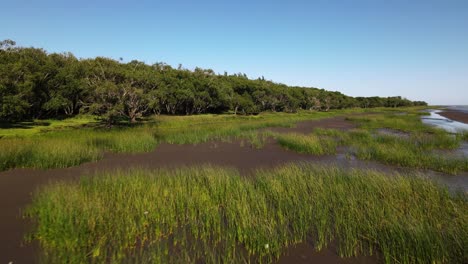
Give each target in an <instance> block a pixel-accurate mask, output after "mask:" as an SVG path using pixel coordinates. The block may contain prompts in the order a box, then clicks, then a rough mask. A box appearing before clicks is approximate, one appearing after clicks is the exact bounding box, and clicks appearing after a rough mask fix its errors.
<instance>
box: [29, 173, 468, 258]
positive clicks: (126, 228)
mask: <svg viewBox="0 0 468 264" xmlns="http://www.w3.org/2000/svg"><path fill="white" fill-rule="evenodd" d="M28 215H29V216H30V217H32V218H33V219H35V221H36V223H37V229H36V231H35V232H34V233H33V234H32V235H31V238H32V239H35V240H38V241H39V242H40V244H41V246H42V248H43V249H44V252H45V253H44V254H45V259H44V260H45V262H47V263H85V262H86V263H103V262H110V263H128V262H137V263H195V262H203V263H237V262H242V261H254V262H272V261H274V260H276V259H278V257H279V256H280V255H281V253H282V252H283V251H284V250H285V248H286V247H288V246H291V245H294V244H297V243H301V242H304V241H309V242H312V243H313V245H314V246H315V248H316V249H317V250H321V249H323V248H325V247H327V245H329V243H330V242H331V241H335V242H336V243H337V245H338V254H339V255H340V256H356V255H373V254H376V253H378V254H379V255H380V256H381V258H382V259H383V260H384V261H385V262H386V263H464V262H466V260H467V258H468V256H467V253H466V248H467V247H468V226H467V225H466V223H467V221H468V203H467V197H466V194H463V193H458V194H457V195H455V196H453V195H450V194H449V192H448V191H447V189H445V188H442V187H439V186H437V185H435V184H434V183H432V182H430V181H426V180H424V179H420V178H412V177H404V176H398V175H394V176H392V177H388V176H387V175H383V174H379V173H377V172H372V171H358V170H353V171H350V170H340V169H337V168H317V167H311V166H307V165H288V166H284V167H282V168H278V169H275V170H268V171H267V170H265V171H258V172H257V173H256V175H255V177H253V178H244V177H241V176H240V175H239V173H238V172H237V171H235V170H229V169H221V168H215V167H197V168H181V169H178V170H175V171H169V170H156V171H148V170H132V171H127V172H122V171H120V172H116V173H107V174H102V175H96V176H90V177H84V178H82V179H81V180H80V182H79V183H56V184H53V185H49V186H46V187H43V188H42V190H40V191H39V192H38V193H37V194H36V196H35V199H34V203H33V205H32V207H30V208H29V210H28Z"/></svg>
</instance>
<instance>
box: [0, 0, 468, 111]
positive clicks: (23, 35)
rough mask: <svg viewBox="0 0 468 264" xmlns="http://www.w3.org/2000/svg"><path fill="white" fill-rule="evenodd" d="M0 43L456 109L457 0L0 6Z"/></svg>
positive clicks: (463, 85)
mask: <svg viewBox="0 0 468 264" xmlns="http://www.w3.org/2000/svg"><path fill="white" fill-rule="evenodd" d="M0 6H1V7H2V8H1V10H0V25H1V26H0V39H7V38H9V39H13V40H15V41H16V42H17V43H18V44H19V45H22V46H34V47H41V48H44V49H46V50H48V51H50V52H64V51H71V52H72V53H74V54H75V55H76V56H77V57H82V58H87V57H95V56H106V57H111V58H115V59H118V58H119V57H122V58H124V60H132V59H138V60H141V61H145V62H146V63H154V62H159V61H163V62H166V63H169V64H171V65H173V66H177V65H178V64H179V63H181V64H182V65H183V66H184V67H186V68H189V69H192V68H194V67H195V66H200V67H203V68H211V69H213V70H215V71H216V72H219V73H223V72H224V71H227V72H229V73H238V72H242V73H246V74H247V75H248V76H249V77H251V78H257V77H260V76H264V77H265V78H266V79H270V80H273V81H275V82H282V83H286V84H289V85H301V86H313V87H320V88H324V89H327V90H337V91H340V92H343V93H345V94H348V95H352V96H373V95H378V96H392V95H402V96H404V97H407V98H409V99H412V100H426V101H427V102H429V103H431V104H468V1H463V0H461V1H450V0H445V1H444V0H440V1H432V0H426V1H416V0H412V1H409V0H408V1H398V0H385V1H384V0H369V1H360V0H335V1H332V0H329V1H294V0H289V1H253V0H251V1H243V0H239V1H177V0H176V1H103V0H101V1H97V0H94V1H88V0H83V1H50V0H49V1H47V0H44V1H31V0H29V1H26V0H15V1H11V0H8V1H5V0H0Z"/></svg>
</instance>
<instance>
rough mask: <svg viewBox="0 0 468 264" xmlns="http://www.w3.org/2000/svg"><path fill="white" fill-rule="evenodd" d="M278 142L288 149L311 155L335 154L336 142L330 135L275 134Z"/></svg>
mask: <svg viewBox="0 0 468 264" xmlns="http://www.w3.org/2000/svg"><path fill="white" fill-rule="evenodd" d="M275 138H276V140H277V141H278V143H279V144H280V145H281V146H283V147H285V148H287V149H290V150H295V151H297V152H300V153H306V154H312V155H325V154H335V153H336V148H337V146H338V143H337V142H336V140H334V139H333V138H330V137H319V136H316V135H313V134H311V135H301V134H296V133H289V134H277V135H275Z"/></svg>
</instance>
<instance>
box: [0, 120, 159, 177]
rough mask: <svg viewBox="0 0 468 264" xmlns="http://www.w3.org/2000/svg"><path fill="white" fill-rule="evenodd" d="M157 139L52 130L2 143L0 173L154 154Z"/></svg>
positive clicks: (146, 133) (135, 132) (132, 133)
mask: <svg viewBox="0 0 468 264" xmlns="http://www.w3.org/2000/svg"><path fill="white" fill-rule="evenodd" d="M156 145H157V140H156V138H155V137H154V136H153V134H152V132H151V130H148V129H145V128H138V129H120V130H104V129H100V130H99V129H97V130H95V129H93V130H91V129H83V130H68V131H53V132H49V133H46V134H44V135H41V136H39V135H36V136H31V137H17V138H5V139H1V140H0V149H1V151H0V170H7V169H11V168H41V169H49V168H65V167H70V166H76V165H79V164H81V163H84V162H88V161H96V160H98V159H100V158H101V157H102V154H103V152H104V151H110V152H127V153H129V152H130V153H132V152H144V151H151V150H153V149H154V148H155V147H156Z"/></svg>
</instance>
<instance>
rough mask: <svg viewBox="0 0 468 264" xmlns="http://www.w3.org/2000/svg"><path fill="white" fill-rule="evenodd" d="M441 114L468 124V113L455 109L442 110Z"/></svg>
mask: <svg viewBox="0 0 468 264" xmlns="http://www.w3.org/2000/svg"><path fill="white" fill-rule="evenodd" d="M438 114H439V115H441V116H443V117H446V118H448V119H451V120H454V121H458V122H461V123H465V124H468V113H466V112H462V111H457V110H453V109H447V110H442V111H441V112H439V113H438Z"/></svg>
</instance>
